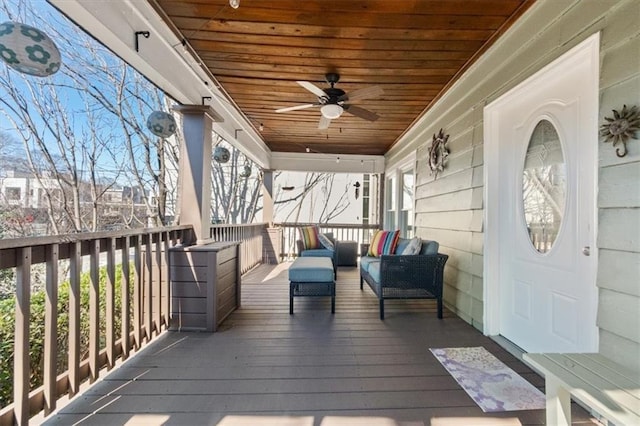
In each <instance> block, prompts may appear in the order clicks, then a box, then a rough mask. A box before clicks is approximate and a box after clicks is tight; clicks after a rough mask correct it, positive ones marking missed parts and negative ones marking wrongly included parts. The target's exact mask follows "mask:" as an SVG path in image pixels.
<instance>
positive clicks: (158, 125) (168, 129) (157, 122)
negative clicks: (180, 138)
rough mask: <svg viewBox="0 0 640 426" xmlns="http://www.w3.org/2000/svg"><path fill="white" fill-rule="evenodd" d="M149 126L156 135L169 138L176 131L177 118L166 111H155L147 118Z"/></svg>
mask: <svg viewBox="0 0 640 426" xmlns="http://www.w3.org/2000/svg"><path fill="white" fill-rule="evenodd" d="M147 128H148V129H149V130H151V133H153V134H154V135H156V136H160V137H161V138H168V137H169V136H171V135H173V134H174V133H175V132H176V128H177V126H176V119H175V118H173V115H171V114H169V113H168V112H164V111H153V112H152V113H151V114H150V115H149V118H147Z"/></svg>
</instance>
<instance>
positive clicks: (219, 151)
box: [213, 146, 231, 163]
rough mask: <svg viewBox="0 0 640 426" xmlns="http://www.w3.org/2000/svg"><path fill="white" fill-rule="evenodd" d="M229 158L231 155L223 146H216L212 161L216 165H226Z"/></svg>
mask: <svg viewBox="0 0 640 426" xmlns="http://www.w3.org/2000/svg"><path fill="white" fill-rule="evenodd" d="M229 158H231V153H230V152H229V150H228V149H227V148H225V147H223V146H216V149H215V150H214V151H213V159H214V160H216V161H217V162H218V163H226V162H227V161H229Z"/></svg>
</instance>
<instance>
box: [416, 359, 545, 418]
mask: <svg viewBox="0 0 640 426" xmlns="http://www.w3.org/2000/svg"><path fill="white" fill-rule="evenodd" d="M429 350H430V351H431V353H433V355H434V356H435V357H436V358H437V359H438V361H440V363H441V364H442V365H443V366H444V368H446V369H447V371H448V372H449V373H450V374H451V375H452V376H453V378H454V379H456V381H457V382H458V384H460V386H462V388H463V389H464V390H465V391H466V392H467V394H469V396H470V397H471V398H472V399H473V400H474V401H475V402H476V404H478V406H479V407H480V408H482V411H484V412H485V413H489V412H496V411H518V410H539V409H544V408H545V396H544V394H543V393H542V392H540V390H538V389H537V388H535V387H534V386H533V385H532V384H531V383H529V382H527V381H526V380H525V379H523V378H522V377H521V376H520V375H519V374H518V373H516V372H515V371H513V370H512V369H510V368H509V367H507V366H506V365H505V364H503V363H502V362H501V361H500V360H499V359H497V358H496V357H494V356H493V355H491V354H490V353H489V352H488V351H487V350H486V349H485V348H483V347H481V346H479V347H473V348H437V349H436V348H431V349H429Z"/></svg>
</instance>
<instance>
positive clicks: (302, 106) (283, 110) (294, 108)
mask: <svg viewBox="0 0 640 426" xmlns="http://www.w3.org/2000/svg"><path fill="white" fill-rule="evenodd" d="M314 106H318V104H304V105H296V106H292V107H286V108H280V109H277V110H276V112H288V111H297V110H299V109H307V108H311V107H314Z"/></svg>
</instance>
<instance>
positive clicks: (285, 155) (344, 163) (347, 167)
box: [271, 152, 385, 173]
mask: <svg viewBox="0 0 640 426" xmlns="http://www.w3.org/2000/svg"><path fill="white" fill-rule="evenodd" d="M271 165H272V167H273V169H274V170H288V171H299V172H328V173H384V167H385V159H384V156H382V155H345V154H342V155H336V154H320V153H314V152H310V153H292V152H273V153H272V154H271Z"/></svg>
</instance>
